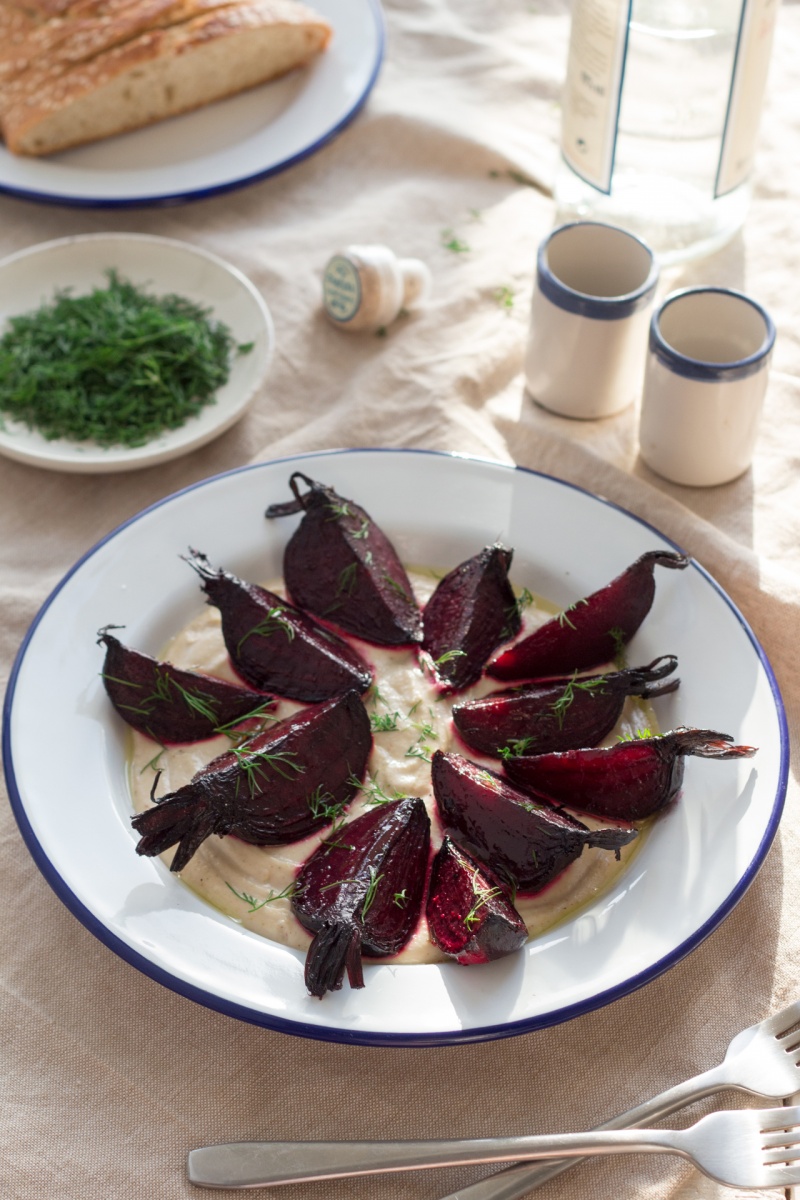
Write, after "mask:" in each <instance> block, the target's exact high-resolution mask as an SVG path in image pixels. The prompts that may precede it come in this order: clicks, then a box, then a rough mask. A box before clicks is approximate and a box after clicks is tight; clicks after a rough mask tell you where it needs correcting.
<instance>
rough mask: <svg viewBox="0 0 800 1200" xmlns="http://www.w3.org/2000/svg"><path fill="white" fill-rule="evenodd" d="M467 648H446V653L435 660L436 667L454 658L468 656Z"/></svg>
mask: <svg viewBox="0 0 800 1200" xmlns="http://www.w3.org/2000/svg"><path fill="white" fill-rule="evenodd" d="M466 657H467V652H466V650H445V652H444V654H440V655H439V657H438V658H435V659H434V660H433V665H434V666H435V667H442V666H444V664H445V663H449V662H452V661H453V659H454V658H466Z"/></svg>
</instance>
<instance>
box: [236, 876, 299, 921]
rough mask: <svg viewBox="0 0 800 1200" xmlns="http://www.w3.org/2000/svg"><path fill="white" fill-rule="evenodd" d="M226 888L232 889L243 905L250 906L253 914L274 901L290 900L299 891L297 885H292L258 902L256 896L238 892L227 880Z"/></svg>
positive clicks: (249, 908) (249, 909)
mask: <svg viewBox="0 0 800 1200" xmlns="http://www.w3.org/2000/svg"><path fill="white" fill-rule="evenodd" d="M225 887H226V888H230V890H231V891H232V892H233V894H234V896H236V898H237V900H241V901H242V903H243V904H247V905H248V911H249V912H251V913H254V912H258V910H259V909H260V908H264V906H265V905H266V904H272V902H273V900H288V899H289V898H290V897H291V896H293V895H294V894H295V892H296V891H297V884H296V883H290V884H288V886H287V887H285V888H284V889H283V891H282V892H270V894H269V895H268V896H266V897H265V898H264V899H263V900H257V899H256V898H255V896H251V895H250V893H249V892H237V890H236V888H235V887H233V885H232V884H230V883H228V881H227V879H226V880H225Z"/></svg>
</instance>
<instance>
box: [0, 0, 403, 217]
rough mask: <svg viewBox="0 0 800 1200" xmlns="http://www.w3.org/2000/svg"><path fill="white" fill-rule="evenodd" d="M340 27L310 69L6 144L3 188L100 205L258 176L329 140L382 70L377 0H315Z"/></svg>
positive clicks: (198, 190)
mask: <svg viewBox="0 0 800 1200" xmlns="http://www.w3.org/2000/svg"><path fill="white" fill-rule="evenodd" d="M312 7H313V8H315V9H316V10H317V12H319V13H320V15H321V16H323V17H325V19H326V20H327V21H328V22H329V23H330V25H331V26H332V27H333V38H332V39H331V44H330V46H329V48H328V49H327V50H326V51H325V53H324V54H322V55H320V56H319V57H318V58H317V59H316V60H315V61H314V62H313V63H311V64H310V65H309V66H308V67H307V68H304V69H302V70H298V71H292V72H290V74H288V75H286V76H284V77H283V78H281V79H275V80H273V81H272V82H271V83H265V84H262V86H261V87H257V88H252V89H251V90H250V91H247V92H242V94H241V95H239V96H232V97H230V98H229V99H227V100H220V101H218V102H217V103H216V104H210V105H208V106H207V107H206V108H200V109H198V110H197V111H196V112H190V113H185V114H184V115H183V116H180V117H172V118H171V119H169V120H166V121H160V122H158V123H157V124H155V125H150V126H148V127H147V128H146V129H137V130H134V131H133V132H131V133H126V134H121V135H119V136H118V137H113V138H104V139H103V140H102V141H99V142H94V143H92V144H91V145H88V146H78V147H76V148H75V149H73V150H64V151H63V152H62V153H61V154H54V155H51V156H49V157H47V158H26V157H23V156H20V155H15V154H10V153H9V152H8V151H7V150H6V149H5V147H4V146H2V145H1V144H0V192H7V193H10V194H11V195H13V196H22V197H24V198H25V199H28V200H42V201H46V202H49V203H52V204H72V205H81V206H92V207H100V208H125V207H130V206H134V205H143V204H174V203H176V202H178V201H185V200H200V199H203V198H205V197H207V196H213V195H217V194H219V193H220V192H227V191H230V190H231V189H233V188H239V187H244V186H245V185H246V184H249V183H256V182H257V181H258V180H259V179H265V178H266V177H267V176H269V175H274V174H276V173H277V172H278V171H283V170H285V169H286V168H287V167H290V166H292V165H293V164H294V163H296V162H300V161H301V160H302V159H304V158H307V157H308V156H309V155H310V154H313V153H314V152H315V151H317V150H319V149H321V148H322V147H323V146H324V145H326V143H327V142H329V141H330V140H331V139H332V138H334V137H335V136H336V134H337V133H339V132H340V131H341V130H342V129H343V128H344V127H345V125H347V123H348V122H349V121H351V120H352V118H353V117H354V116H355V115H356V113H357V112H358V111H359V109H360V108H361V107H362V105H363V104H364V102H365V101H366V99H367V96H368V95H369V93H370V91H371V90H372V87H373V85H374V83H375V80H376V79H377V76H378V71H379V69H380V65H381V60H382V57H383V43H384V29H383V16H382V14H381V9H380V4H379V3H378V0H313V4H312Z"/></svg>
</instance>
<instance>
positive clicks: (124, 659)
mask: <svg viewBox="0 0 800 1200" xmlns="http://www.w3.org/2000/svg"><path fill="white" fill-rule="evenodd" d="M111 628H113V626H108V627H107V628H105V629H101V630H100V631H99V633H98V635H97V639H98V642H102V643H103V644H104V645H105V647H106V657H105V662H104V664H103V672H102V676H103V683H104V685H105V689H106V692H107V693H108V697H109V699H110V700H111V703H112V704H113V705H114V708H115V709H116V710H117V712H118V713H119V715H120V716H121V717H122V719H123V721H126V722H127V723H128V725H130V726H132V728H133V729H137V730H138V731H139V733H143V734H145V735H146V736H147V737H150V738H153V740H154V741H156V742H161V743H162V744H171V743H176V742H200V741H203V740H204V739H205V738H210V737H213V736H214V734H216V733H219V732H220V730H222V729H226V728H231V727H232V726H234V725H235V724H236V723H237V722H239V721H244V720H246V719H247V718H250V717H258V716H261V715H262V714H263V713H265V712H269V710H270V709H271V708H274V707H275V701H274V699H273V698H272V697H271V696H265V695H264V694H263V692H254V691H250V690H249V689H248V688H243V687H239V686H237V685H236V684H234V683H228V682H227V680H225V679H218V678H217V677H216V676H213V675H204V674H202V673H201V672H199V671H184V670H181V669H180V668H179V667H174V666H173V665H172V663H168V662H159V661H158V660H157V659H155V658H151V657H150V655H149V654H140V653H139V651H138V650H130V649H128V647H127V646H123V644H122V642H120V641H119V640H118V639H117V638H115V637H114V636H113V635H112V634H111V633H109V629H111Z"/></svg>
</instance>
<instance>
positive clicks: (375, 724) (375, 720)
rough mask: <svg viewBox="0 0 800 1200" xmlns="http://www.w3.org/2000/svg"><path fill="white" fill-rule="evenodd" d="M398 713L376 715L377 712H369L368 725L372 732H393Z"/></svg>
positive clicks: (395, 727)
mask: <svg viewBox="0 0 800 1200" xmlns="http://www.w3.org/2000/svg"><path fill="white" fill-rule="evenodd" d="M399 717H400V713H398V712H392V713H383V714H382V715H381V716H378V714H377V713H370V718H369V727H370V729H371V730H372V732H373V733H393V732H394V731H395V729H397V722H398V719H399Z"/></svg>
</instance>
